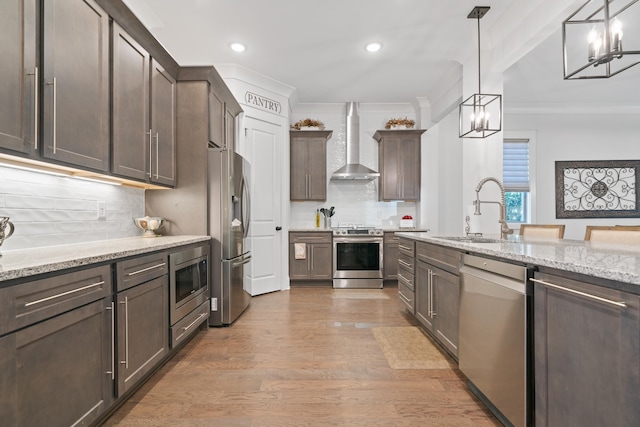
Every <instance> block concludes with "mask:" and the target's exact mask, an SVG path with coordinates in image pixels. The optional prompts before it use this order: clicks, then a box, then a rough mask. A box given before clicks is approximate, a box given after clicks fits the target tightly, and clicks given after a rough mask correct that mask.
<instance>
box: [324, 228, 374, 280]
mask: <svg viewBox="0 0 640 427" xmlns="http://www.w3.org/2000/svg"><path fill="white" fill-rule="evenodd" d="M383 236H384V232H383V231H382V230H380V229H377V228H369V227H340V228H336V229H334V230H333V287H334V288H342V289H346V288H360V289H381V288H382V265H383V263H382V260H383V252H382V249H383V246H384V245H383Z"/></svg>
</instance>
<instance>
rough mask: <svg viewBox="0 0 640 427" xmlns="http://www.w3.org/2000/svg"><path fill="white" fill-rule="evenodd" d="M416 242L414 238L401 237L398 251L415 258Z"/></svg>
mask: <svg viewBox="0 0 640 427" xmlns="http://www.w3.org/2000/svg"><path fill="white" fill-rule="evenodd" d="M415 247H416V243H415V242H414V241H413V240H409V239H403V238H402V237H401V238H400V240H399V242H398V251H400V253H401V254H404V255H406V256H408V257H411V258H413V257H414V256H415V252H416V251H415Z"/></svg>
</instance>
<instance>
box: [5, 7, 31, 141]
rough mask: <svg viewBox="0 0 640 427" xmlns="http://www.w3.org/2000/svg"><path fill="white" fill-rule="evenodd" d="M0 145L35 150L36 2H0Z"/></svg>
mask: <svg viewBox="0 0 640 427" xmlns="http://www.w3.org/2000/svg"><path fill="white" fill-rule="evenodd" d="M0 57H2V61H0V99H1V100H2V102H0V147H2V148H8V149H10V150H15V151H19V152H22V153H34V152H35V151H36V149H37V145H38V144H37V140H36V133H37V119H38V113H37V110H38V101H37V98H38V92H37V88H38V81H37V80H38V68H37V62H36V1H35V0H3V1H2V2H0Z"/></svg>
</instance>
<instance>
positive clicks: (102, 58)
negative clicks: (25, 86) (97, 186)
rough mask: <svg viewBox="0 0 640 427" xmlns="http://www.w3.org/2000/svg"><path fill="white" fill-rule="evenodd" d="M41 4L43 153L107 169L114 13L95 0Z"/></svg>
mask: <svg viewBox="0 0 640 427" xmlns="http://www.w3.org/2000/svg"><path fill="white" fill-rule="evenodd" d="M42 5H43V10H42V31H43V45H42V52H43V55H42V57H43V61H44V62H43V67H42V68H43V69H42V77H43V80H42V83H43V86H42V126H43V129H42V131H43V133H42V136H43V138H42V139H43V141H42V143H43V153H42V154H43V156H44V157H46V158H49V159H52V160H56V161H61V162H65V163H69V164H72V165H76V166H82V167H86V168H89V169H95V170H100V171H108V169H109V125H110V123H109V16H108V15H107V13H106V12H105V11H104V10H102V8H100V7H99V6H98V5H97V4H96V3H95V2H94V1H93V0H79V1H45V2H43V3H42Z"/></svg>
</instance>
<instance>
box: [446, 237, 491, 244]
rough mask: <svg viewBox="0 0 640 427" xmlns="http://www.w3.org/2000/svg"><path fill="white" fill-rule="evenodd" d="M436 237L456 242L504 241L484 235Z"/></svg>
mask: <svg viewBox="0 0 640 427" xmlns="http://www.w3.org/2000/svg"><path fill="white" fill-rule="evenodd" d="M434 237H435V238H436V239H444V240H451V241H454V242H465V243H502V242H503V240H500V239H492V238H490V237H482V236H434Z"/></svg>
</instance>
